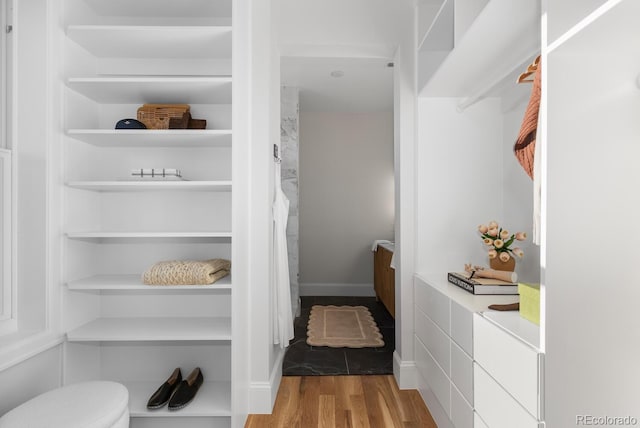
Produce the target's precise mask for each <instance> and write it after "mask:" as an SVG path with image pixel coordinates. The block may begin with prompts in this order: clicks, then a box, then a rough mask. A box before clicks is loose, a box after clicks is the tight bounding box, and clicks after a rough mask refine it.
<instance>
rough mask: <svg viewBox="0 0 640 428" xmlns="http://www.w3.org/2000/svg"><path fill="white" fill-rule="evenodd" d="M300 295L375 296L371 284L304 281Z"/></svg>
mask: <svg viewBox="0 0 640 428" xmlns="http://www.w3.org/2000/svg"><path fill="white" fill-rule="evenodd" d="M300 295H301V296H346V297H351V296H357V297H375V295H376V292H375V291H374V290H373V284H339V283H338V284H336V283H305V284H300Z"/></svg>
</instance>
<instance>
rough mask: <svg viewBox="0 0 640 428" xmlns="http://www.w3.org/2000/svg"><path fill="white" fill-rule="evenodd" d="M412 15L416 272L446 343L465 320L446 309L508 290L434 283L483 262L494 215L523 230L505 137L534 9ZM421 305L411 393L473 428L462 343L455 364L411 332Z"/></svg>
mask: <svg viewBox="0 0 640 428" xmlns="http://www.w3.org/2000/svg"><path fill="white" fill-rule="evenodd" d="M417 16H418V35H417V40H416V43H417V47H418V51H417V58H418V92H419V94H418V96H419V97H418V135H419V138H418V146H417V162H418V163H417V164H418V165H420V168H419V170H418V171H417V178H416V183H417V184H416V186H417V192H416V194H417V196H416V212H417V216H416V218H418V219H419V221H418V223H417V226H416V231H417V237H416V242H417V248H416V271H417V272H418V274H419V275H422V276H423V277H424V278H430V280H429V281H428V282H429V285H430V287H431V288H433V289H434V290H435V297H434V299H435V300H434V301H438V299H444V300H447V299H450V300H451V302H454V303H455V304H454V303H451V305H452V309H451V317H450V318H447V319H446V322H447V323H449V322H450V323H451V331H450V332H449V331H447V330H446V329H445V333H446V334H449V333H451V334H452V336H451V337H452V338H453V340H454V342H455V334H454V333H455V331H454V325H455V326H459V325H460V323H464V322H466V323H467V324H465V325H466V326H467V327H468V328H469V329H470V330H471V325H470V317H467V318H464V317H463V316H460V313H459V312H460V311H454V310H453V308H457V306H456V305H464V302H466V301H472V302H474V303H473V305H470V308H468V309H470V310H471V311H472V312H483V311H486V310H487V307H488V305H489V304H490V303H505V302H514V301H517V298H518V297H517V296H495V297H494V298H491V297H489V298H486V296H482V297H480V298H474V297H475V296H471V295H468V296H467V295H465V294H464V293H463V294H462V295H460V294H459V291H458V292H457V293H456V294H455V295H452V296H449V295H447V294H446V293H444V292H443V290H449V288H450V287H453V286H451V285H447V283H446V277H447V272H453V271H460V270H462V269H463V267H464V264H465V263H472V264H478V265H487V264H488V260H487V256H486V249H485V248H483V245H482V242H481V240H480V239H479V236H478V234H477V227H478V225H479V224H482V223H485V224H486V223H487V222H489V221H490V220H497V221H498V222H499V223H500V224H501V225H502V226H504V227H506V228H508V229H509V230H511V231H514V232H515V231H520V230H522V231H526V232H528V233H529V235H531V228H532V216H533V207H532V205H533V192H532V183H531V180H530V178H529V177H528V176H527V175H526V174H525V172H524V171H523V170H522V169H521V167H520V165H519V164H518V162H517V160H516V158H515V156H514V155H513V144H514V142H515V140H516V138H517V135H518V131H519V129H520V125H521V123H522V119H523V116H524V111H525V108H526V106H527V102H528V100H529V95H530V93H531V85H530V84H521V85H519V84H517V83H516V79H517V77H518V75H519V74H520V73H522V72H523V71H524V70H525V69H526V67H527V65H529V64H530V63H531V62H532V61H533V60H534V58H535V57H536V56H537V55H538V54H540V52H541V32H540V20H541V5H540V2H539V1H530V0H515V1H514V0H483V1H467V0H456V1H455V2H454V1H451V0H423V1H420V2H418V13H417ZM434 207H441V208H440V209H435V208H434ZM522 248H523V250H524V254H525V256H524V258H523V259H522V260H518V261H517V264H516V272H517V273H518V275H519V277H520V279H521V280H523V281H525V282H537V281H539V278H540V263H539V260H540V259H539V254H540V250H539V249H538V247H536V246H534V245H533V244H532V243H531V242H526V243H524V246H523V247H522ZM443 284H444V285H443ZM438 286H439V287H438ZM416 287H418V286H416ZM416 289H418V288H416ZM443 296H444V297H443ZM444 300H443V301H444ZM443 305H444V306H446V304H445V303H443V304H442V305H440V304H439V305H438V307H440V306H443ZM423 309H424V308H421V307H420V305H419V304H417V305H416V308H415V312H416V314H417V318H416V326H415V329H416V335H415V337H414V346H415V349H416V365H417V366H418V372H419V374H420V376H418V389H419V390H420V392H421V394H422V396H423V397H424V398H425V401H426V402H427V405H428V407H429V409H430V410H431V413H432V415H434V418H435V420H436V423H437V424H438V426H456V427H458V428H462V427H465V428H472V427H474V426H476V427H481V426H482V425H481V423H482V420H483V419H484V418H485V416H486V408H483V409H482V411H484V412H485V414H481V413H479V412H478V409H477V408H476V407H475V403H474V396H475V391H474V389H473V382H472V381H470V380H471V379H473V375H472V374H473V368H472V367H473V365H472V362H473V359H474V358H475V357H474V354H473V350H472V349H469V350H466V351H465V352H466V355H462V354H461V353H459V352H454V351H457V350H458V348H456V346H460V343H459V342H458V343H457V345H456V346H454V345H455V344H452V346H451V353H452V354H451V355H452V357H451V358H452V359H451V361H454V359H453V357H454V356H462V357H464V358H462V357H461V358H459V359H456V360H455V362H456V364H457V365H456V364H454V363H453V362H450V361H449V360H448V359H447V358H444V359H442V358H440V359H439V358H438V355H435V354H433V352H437V351H439V350H440V349H444V350H446V351H447V352H448V351H449V346H445V348H440V347H439V343H440V342H439V341H438V340H439V339H432V338H431V336H429V337H428V338H427V339H425V337H424V335H422V336H421V335H420V333H421V330H420V321H421V320H422V318H420V314H423V313H424V311H423ZM443 310H444V309H443ZM436 312H437V311H436ZM436 315H437V313H436ZM426 316H427V318H429V317H431V316H432V315H429V314H428V313H427V314H426ZM512 321H513V323H514V324H515V325H516V326H517V325H519V321H520V320H519V317H518V314H517V313H515V314H514V313H512V314H509V315H508V316H506V317H498V318H496V319H495V320H492V322H493V323H495V324H497V325H498V324H499V325H501V329H502V330H504V331H511V330H510V329H511V328H513V327H514V325H511V324H510V323H511V322H512ZM524 322H527V323H529V322H528V321H524ZM436 324H437V322H436ZM447 325H448V324H447ZM527 327H531V328H530V329H529V330H528V332H527V335H528V336H527V340H528V342H527V343H529V342H533V343H537V344H539V343H540V337H541V334H540V328H538V327H537V326H536V325H534V324H531V326H527ZM436 332H437V331H436ZM471 334H473V335H474V334H475V333H471ZM509 334H513V332H511V333H509ZM436 336H437V335H436ZM474 337H475V336H474ZM425 340H426V342H425ZM445 342H446V341H445ZM534 354H536V355H537V351H536V352H534ZM438 361H440V362H438ZM461 361H463V363H461ZM449 363H450V364H451V365H452V366H451V367H448V366H447V364H449ZM458 363H459V364H458ZM461 369H463V370H462V372H461V371H460V370H461ZM461 373H464V376H462V377H460V374H461ZM461 379H462V380H466V381H468V385H469V390H468V391H466V390H465V393H467V394H460V391H459V390H458V389H457V388H458V387H459V386H460V381H461ZM465 385H467V383H465ZM534 392H536V393H537V392H538V390H535V391H534ZM505 394H507V395H508V393H505ZM530 416H531V417H530V419H531V421H533V423H536V424H537V422H538V421H541V420H543V416H542V415H540V414H535V415H530ZM474 417H475V418H476V419H477V420H478V422H477V423H475V425H474V420H473V419H474ZM504 420H506V421H507V422H506V423H507V425H509V421H508V420H507V419H504ZM485 422H486V420H485ZM507 425H504V426H507ZM495 426H498V425H495ZM510 426H516V425H510Z"/></svg>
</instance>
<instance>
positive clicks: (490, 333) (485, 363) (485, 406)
mask: <svg viewBox="0 0 640 428" xmlns="http://www.w3.org/2000/svg"><path fill="white" fill-rule="evenodd" d="M473 349H474V366H473V382H474V387H473V390H474V396H475V398H476V399H475V403H474V404H475V411H476V413H477V414H478V415H479V416H480V417H481V418H482V420H483V421H484V422H485V423H486V425H488V426H489V428H501V427H505V428H506V427H522V428H527V427H535V428H537V427H538V426H539V425H540V424H541V422H540V421H542V419H543V412H542V377H543V372H542V370H543V354H542V353H541V352H540V350H539V330H538V327H537V326H535V325H534V324H532V323H530V322H529V321H527V320H524V319H522V318H520V316H519V315H518V313H517V312H506V313H494V312H485V313H482V314H478V313H476V314H474V315H473Z"/></svg>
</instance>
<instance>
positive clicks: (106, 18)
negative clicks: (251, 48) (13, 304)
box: [61, 0, 233, 427]
mask: <svg viewBox="0 0 640 428" xmlns="http://www.w3.org/2000/svg"><path fill="white" fill-rule="evenodd" d="M231 10H232V0H186V1H181V2H173V3H172V2H157V1H151V0H135V1H109V2H104V1H97V0H65V2H64V7H63V13H62V18H61V21H63V25H62V26H63V28H64V34H61V38H62V40H63V42H62V44H61V46H62V49H63V51H64V55H63V61H62V62H63V66H62V76H63V77H62V82H61V84H62V85H63V94H64V95H63V98H64V114H63V122H64V132H63V136H62V140H61V141H62V144H63V150H62V151H63V154H64V156H63V159H64V160H63V164H64V168H63V170H64V174H63V175H64V177H63V182H64V188H65V191H64V198H63V199H64V210H63V211H64V233H63V236H64V260H65V263H64V269H63V278H64V281H63V282H64V285H63V286H64V293H63V297H64V299H63V300H64V302H63V308H64V309H63V313H64V319H63V324H64V325H63V328H64V330H65V332H66V335H67V343H66V346H65V370H64V373H65V379H64V381H65V383H71V382H74V381H80V380H91V379H105V380H114V381H119V382H122V383H123V384H125V385H126V386H127V387H128V389H129V394H130V402H129V409H130V413H131V417H132V418H131V426H132V427H151V426H153V427H175V426H180V427H205V426H206V427H230V426H232V421H231V418H232V414H233V411H232V403H231V395H232V390H233V388H232V379H231V372H232V370H231V351H232V331H231V306H232V305H231V299H232V290H233V286H232V279H233V276H228V277H226V278H224V279H222V280H220V281H218V282H216V283H214V284H212V285H205V286H196V285H186V286H177V285H176V286H149V285H145V284H143V282H142V279H141V277H142V274H143V273H144V271H145V270H146V269H148V268H149V267H150V266H152V265H153V264H154V263H155V262H158V261H163V260H204V259H211V258H226V259H231V245H232V238H233V232H232V212H231V211H232V199H231V192H232V181H231V170H232V168H231V166H232V156H231V152H232V124H231V110H232V76H231V59H232V43H231V38H232V28H231V23H232V20H231ZM144 103H179V104H189V105H190V106H191V113H192V116H193V117H194V118H197V119H206V120H207V129H203V130H193V129H189V130H116V129H114V128H115V124H116V122H117V121H118V120H120V119H124V118H135V117H136V111H137V108H138V107H139V106H141V105H142V104H144ZM138 168H175V169H178V170H180V171H181V173H182V177H183V178H184V180H165V181H155V180H154V181H147V180H146V179H140V178H135V177H131V175H130V174H131V171H132V170H134V169H138ZM175 367H181V369H182V372H183V375H184V376H186V375H188V374H189V372H190V371H191V370H192V369H194V368H195V367H200V368H201V369H202V372H203V374H204V377H205V384H204V386H203V387H202V388H201V390H200V391H199V393H198V395H197V396H196V399H195V401H194V402H192V403H191V404H190V405H189V406H187V407H186V408H184V409H182V410H180V411H176V412H169V411H167V410H166V409H161V410H158V411H149V410H147V408H146V402H147V400H148V398H149V397H150V396H151V394H152V393H153V392H154V391H155V389H156V388H158V387H159V386H160V385H161V384H162V383H163V382H164V381H165V380H166V379H167V377H168V376H169V375H170V374H171V372H172V371H173V369H174V368H175Z"/></svg>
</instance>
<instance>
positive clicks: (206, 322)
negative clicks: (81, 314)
mask: <svg viewBox="0 0 640 428" xmlns="http://www.w3.org/2000/svg"><path fill="white" fill-rule="evenodd" d="M67 339H68V340H69V341H71V342H141V341H210V340H215V341H219V340H223V341H226V340H231V318H224V317H217V318H214V317H194V318H176V317H164V318H98V319H95V320H93V321H91V322H89V323H87V324H84V325H83V326H80V327H78V328H76V329H75V330H71V331H69V332H68V333H67Z"/></svg>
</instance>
